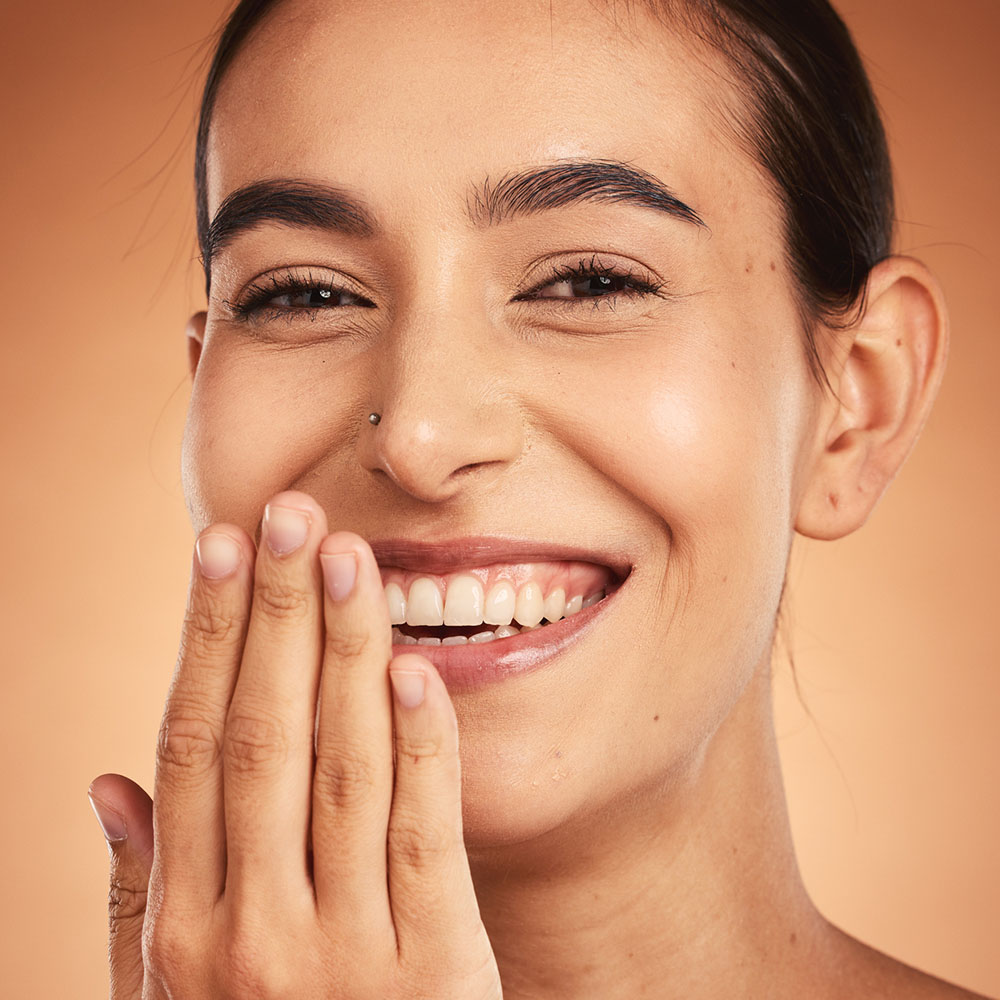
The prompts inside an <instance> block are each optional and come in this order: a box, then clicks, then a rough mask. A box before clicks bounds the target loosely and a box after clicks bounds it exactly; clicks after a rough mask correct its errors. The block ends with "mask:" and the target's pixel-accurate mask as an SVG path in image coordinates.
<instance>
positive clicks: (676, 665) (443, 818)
mask: <svg viewBox="0 0 1000 1000" xmlns="http://www.w3.org/2000/svg"><path fill="white" fill-rule="evenodd" d="M889 176H890V171H889V165H888V157H887V153H886V148H885V139H884V135H883V133H882V129H881V124H880V122H879V119H878V115H877V112H876V110H875V106H874V102H873V100H872V96H871V92H870V89H869V87H868V83H867V80H866V78H865V76H864V73H863V70H862V69H861V65H860V62H859V60H858V57H857V55H856V53H855V51H854V48H853V45H852V44H851V41H850V39H849V37H848V35H847V32H846V29H844V27H843V25H842V24H841V22H840V20H839V19H838V17H837V16H836V14H835V13H834V12H833V10H832V9H831V8H830V7H829V6H828V5H827V4H826V2H825V0H809V2H803V0H795V2H788V3H778V2H772V3H763V2H761V3H758V2H750V0H741V2H737V0H732V2H721V0H719V2H714V3H710V2H707V0H704V2H701V0H690V2H686V3H683V2H675V3H665V2H664V3H652V2H651V3H649V4H646V5H639V4H633V5H630V6H629V7H628V9H627V10H625V11H623V10H621V9H619V8H618V7H616V6H615V5H613V4H607V5H602V4H590V5H585V6H584V7H582V8H581V7H580V6H579V5H575V4H573V5H571V4H569V3H563V2H562V0H551V2H550V0H544V2H542V0H517V2H511V3H505V4H503V5H491V4H480V3H472V2H469V3H465V2H462V3H453V2H450V3H437V2H433V0H427V2H424V0H417V2H414V0H407V2H405V3H402V2H401V3H391V2H389V3H385V4H380V5H378V6H377V7H376V8H375V9H374V10H373V9H370V8H365V9H363V10H362V9H359V7H358V6H357V5H354V6H351V5H346V4H343V5H338V4H325V3H311V2H307V0H282V2H277V0H272V2H257V3H249V2H243V3H241V4H240V5H239V6H238V7H237V9H236V11H235V12H234V14H233V15H232V17H231V19H230V21H229V23H228V25H227V26H226V28H225V29H224V31H223V33H222V35H221V38H220V42H219V45H218V48H217V52H216V57H215V61H214V63H213V65H212V68H211V70H210V72H209V77H208V83H207V86H206V90H205V98H204V101H203V106H202V118H201V125H200V128H199V133H198V152H197V159H196V178H197V182H198V206H197V217H198V230H199V240H200V244H201V251H202V259H203V262H204V266H205V276H206V287H207V292H208V307H207V310H206V311H205V312H200V313H198V314H196V315H195V316H194V317H193V318H192V320H191V323H190V325H189V328H188V342H189V349H190V365H191V374H192V377H193V380H194V382H193V393H192V399H191V406H190V412H189V419H188V424H187V430H186V434H185V441H184V455H183V471H184V487H185V495H186V497H187V501H188V506H189V510H190V513H191V518H192V521H193V524H194V526H195V528H196V530H197V531H198V533H199V534H198V540H197V544H196V553H195V559H194V565H193V575H192V587H191V592H190V598H189V608H188V614H187V618H186V621H185V624H184V633H183V638H182V646H181V656H180V659H179V663H178V667H177V673H176V676H175V680H174V684H173V686H172V689H171V692H170V696H169V699H168V703H167V707H166V710H165V713H164V720H163V726H162V729H161V734H160V740H159V746H158V750H159V752H158V761H157V775H156V790H155V806H154V804H153V801H151V800H150V799H149V798H148V796H146V794H145V793H144V792H143V791H142V790H141V789H140V788H139V787H138V786H136V785H134V784H132V783H130V782H129V781H128V780H127V779H124V778H122V777H120V776H117V775H104V776H102V777H101V778H98V779H97V780H96V781H95V783H94V785H93V786H92V799H93V801H94V805H95V809H96V811H97V813H98V816H99V819H100V820H101V823H102V826H103V828H104V830H105V833H106V835H107V837H108V840H109V843H110V845H111V847H112V867H113V871H112V878H113V880H114V885H115V886H116V888H117V889H118V890H119V892H117V893H116V894H115V896H114V898H113V900H112V910H111V919H112V930H113V934H112V945H111V970H112V995H113V997H115V998H117V1000H124V998H138V997H140V996H142V997H161V996H162V997H166V996H183V997H185V998H189V997H249V996H253V997H312V996H316V997H337V998H343V1000H353V998H362V997H366V998H367V997H379V998H404V997H405V998H413V997H428V998H430V997H433V998H435V1000H486V998H491V997H494V998H495V997H500V996H503V997H505V998H507V1000H513V998H517V997H546V998H570V997H572V998H575V1000H582V998H601V1000H614V998H619V997H621V998H625V997H628V998H632V997H636V996H642V995H648V996H656V997H662V998H674V997H676V998H684V1000H700V998H709V997H719V996H725V997H768V998H797V1000H799V998H803V997H809V998H815V1000H826V998H829V1000H834V998H848V997H851V998H853V997H857V996H860V995H864V996H866V997H871V998H875V997H908V998H917V997H926V998H949V997H954V998H958V997H962V996H965V997H971V996H972V994H969V993H966V992H964V991H962V990H959V989H957V988H955V987H951V986H948V985H947V984H945V983H943V982H941V981H940V980H937V979H934V978H932V977H930V976H927V975H925V974H923V973H920V972H917V971H915V970H913V969H910V968H908V967H906V966H903V965H901V964H899V963H897V962H895V961H893V960H891V959H889V958H887V957H885V956H883V955H881V954H880V953H878V952H876V951H874V950H872V949H870V948H868V947H866V946H864V945H862V944H861V943H860V942H858V941H856V940H854V939H853V938H850V937H848V936H847V935H845V934H844V933H842V932H841V931H839V930H837V929H836V928H835V927H833V926H832V925H831V924H830V923H828V922H827V921H826V920H825V919H824V918H823V917H822V916H821V915H820V913H819V912H818V911H817V909H816V908H815V907H814V905H813V904H812V902H811V900H810V899H809V897H808V895H807V894H806V892H805V890H804V888H803V886H802V882H801V879H800V877H799V873H798V868H797V864H796V860H795V856H794V852H793V850H792V847H791V836H790V832H789V826H788V819H787V815H786V809H785V805H784V798H783V791H782V784H781V775H780V769H779V766H778V760H777V750H776V741H775V735H774V726H773V722H772V710H771V689H770V663H771V654H772V647H773V643H774V637H775V630H776V622H777V618H778V613H779V609H780V606H781V601H782V596H783V593H784V586H785V578H786V573H787V566H788V560H789V553H790V548H791V544H792V540H793V537H794V535H795V533H796V532H798V533H800V534H802V535H805V536H808V537H813V538H825V539H832V538H838V537H841V536H844V535H846V534H848V533H850V532H851V531H853V530H854V529H856V528H857V527H859V526H860V525H861V524H862V523H863V522H864V521H865V519H866V518H867V516H868V515H869V513H870V512H871V510H872V509H873V507H874V505H875V504H876V502H877V501H878V499H879V497H880V496H881V494H882V492H883V491H884V489H885V488H886V486H887V485H888V483H889V482H890V480H891V479H892V477H893V476H894V475H895V473H896V471H897V470H898V468H899V467H900V465H901V463H902V462H903V460H904V458H905V457H906V455H907V453H908V452H909V450H910V448H911V447H912V445H913V442H914V440H915V438H916V436H917V434H918V432H919V430H920V428H921V426H922V424H923V421H924V419H925V418H926V415H927V412H928V410H929V407H930V404H931V402H932V400H933V397H934V394H935V392H936V389H937V386H938V384H939V381H940V377H941V373H942V369H943V363H944V356H945V352H946V347H947V336H948V334H947V319H946V315H945V310H944V305H943V302H942V298H941V294H940V291H939V289H938V287H937V284H936V283H935V281H934V279H933V278H932V277H931V276H930V274H929V273H928V271H927V270H926V268H924V266H923V265H922V264H920V263H919V262H917V261H915V260H913V259H910V258H905V257H896V256H892V255H891V252H890V251H891V229H892V223H891V220H892V216H893V210H892V191H891V184H890V182H889ZM262 514H263V517H262V516H261V515H262ZM154 831H155V833H154ZM126 833H127V836H126ZM147 888H148V890H149V894H148V896H147V895H146V890H147ZM147 899H148V904H147V903H146V900H147ZM136 901H138V903H137V905H136Z"/></svg>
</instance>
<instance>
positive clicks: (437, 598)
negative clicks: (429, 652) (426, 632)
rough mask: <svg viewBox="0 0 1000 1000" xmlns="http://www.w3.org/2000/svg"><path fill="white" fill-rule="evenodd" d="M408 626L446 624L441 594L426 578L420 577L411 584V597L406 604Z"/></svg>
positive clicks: (431, 581) (433, 583) (432, 582)
mask: <svg viewBox="0 0 1000 1000" xmlns="http://www.w3.org/2000/svg"><path fill="white" fill-rule="evenodd" d="M406 624H407V625H443V624H444V607H443V606H442V604H441V592H440V591H439V590H438V588H437V584H436V583H435V582H434V581H433V580H430V579H428V578H427V577H426V576H421V577H418V578H417V579H416V580H414V581H413V583H411V584H410V596H409V599H408V600H407V602H406ZM425 645H428V643H425Z"/></svg>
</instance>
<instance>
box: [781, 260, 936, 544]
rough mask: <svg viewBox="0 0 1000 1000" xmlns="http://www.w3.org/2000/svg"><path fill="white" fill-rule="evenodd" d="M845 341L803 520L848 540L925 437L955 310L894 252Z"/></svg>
mask: <svg viewBox="0 0 1000 1000" xmlns="http://www.w3.org/2000/svg"><path fill="white" fill-rule="evenodd" d="M832 337H833V339H834V341H835V343H836V344H837V348H836V356H835V358H834V359H833V362H832V364H831V370H830V372H829V375H830V385H831V388H832V392H831V391H827V392H826V396H825V399H824V401H823V403H822V405H821V410H820V420H819V423H818V425H817V440H816V444H815V447H814V449H813V451H812V462H811V469H810V472H809V475H808V477H807V480H806V483H805V488H804V492H803V494H802V498H801V502H800V504H799V509H798V515H797V518H796V522H795V528H796V530H797V531H798V532H799V533H800V534H803V535H806V536H808V537H810V538H820V539H833V538H841V537H842V536H844V535H847V534H850V532H852V531H855V530H856V529H857V528H860V527H861V525H862V524H864V523H865V521H866V520H867V519H868V516H869V514H871V512H872V511H873V510H874V509H875V505H876V504H877V503H878V501H879V498H880V497H881V496H882V494H883V493H884V492H885V489H886V487H887V486H888V485H889V483H890V482H892V479H893V477H894V476H895V475H896V473H897V472H898V471H899V469H900V466H902V464H903V461H904V460H905V458H906V456H907V455H908V454H909V453H910V449H911V448H912V447H913V445H914V443H915V442H916V440H917V436H918V435H919V433H920V430H921V428H922V427H923V425H924V421H925V420H926V419H927V415H928V413H929V412H930V408H931V403H932V402H933V401H934V397H935V395H936V394H937V390H938V386H939V385H940V382H941V377H942V375H943V374H944V366H945V358H946V357H947V353H948V315H947V311H946V308H945V304H944V297H943V295H942V293H941V289H940V287H939V286H938V284H937V282H936V281H935V279H934V277H933V276H932V275H931V274H930V272H929V271H928V270H927V268H926V267H925V266H924V265H923V264H921V263H920V262H919V261H917V260H913V259H912V258H909V257H890V258H889V259H887V260H884V261H882V263H880V264H878V265H876V266H875V268H873V270H872V272H871V274H870V276H869V278H868V286H867V296H866V299H865V307H864V311H863V312H862V314H861V315H860V317H859V318H858V319H857V321H856V322H855V323H854V324H852V326H851V327H850V328H848V329H847V330H838V331H832Z"/></svg>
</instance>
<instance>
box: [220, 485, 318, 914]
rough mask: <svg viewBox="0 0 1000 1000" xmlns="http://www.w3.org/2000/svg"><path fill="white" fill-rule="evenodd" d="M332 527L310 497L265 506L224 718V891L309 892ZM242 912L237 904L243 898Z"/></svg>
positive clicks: (288, 496) (290, 495) (283, 497)
mask: <svg viewBox="0 0 1000 1000" xmlns="http://www.w3.org/2000/svg"><path fill="white" fill-rule="evenodd" d="M325 534H326V517H325V515H324V513H323V510H322V509H321V508H320V507H319V505H318V504H317V503H316V502H315V501H314V500H313V499H312V498H311V497H308V496H306V495H305V494H304V493H294V492H287V493H281V494H279V495H278V496H277V497H275V498H274V500H272V501H271V503H269V504H268V505H267V508H266V510H265V514H264V521H263V524H262V528H261V544H260V548H259V550H258V553H257V562H256V569H255V576H254V585H253V605H252V608H251V612H250V622H249V626H248V629H247V635H246V643H245V645H244V649H243V661H242V665H241V667H240V672H239V680H238V682H237V685H236V689H235V691H234V692H233V697H232V701H231V703H230V706H229V713H228V716H227V718H226V730H225V740H224V744H223V756H224V781H223V787H224V802H225V827H226V842H227V866H228V868H227V873H226V891H227V895H228V894H229V893H230V892H235V893H236V895H237V897H238V896H239V894H240V892H241V891H243V890H247V891H249V892H251V893H252V894H253V895H254V897H255V898H258V899H259V898H263V896H262V894H264V895H265V896H266V894H269V893H270V894H274V895H278V896H280V897H282V898H285V897H287V896H288V894H289V893H294V892H296V891H299V892H303V893H304V892H308V896H309V898H310V899H311V898H312V886H311V881H310V878H309V870H308V850H307V840H308V832H309V809H310V789H311V781H312V754H313V732H314V724H315V704H316V693H317V686H318V682H319V672H320V660H321V647H322V633H323V605H322V581H321V579H320V568H319V560H318V558H317V550H318V549H319V544H320V541H321V540H322V539H323V537H324V535H325ZM237 902H238V898H237Z"/></svg>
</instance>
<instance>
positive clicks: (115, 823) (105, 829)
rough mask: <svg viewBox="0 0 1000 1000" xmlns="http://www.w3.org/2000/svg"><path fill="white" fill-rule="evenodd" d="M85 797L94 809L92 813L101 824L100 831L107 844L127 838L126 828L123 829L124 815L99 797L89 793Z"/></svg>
mask: <svg viewBox="0 0 1000 1000" xmlns="http://www.w3.org/2000/svg"><path fill="white" fill-rule="evenodd" d="M87 798H88V799H90V806H91V808H92V809H93V810H94V815H95V816H96V817H97V822H98V823H100V824H101V832H102V833H103V834H104V839H105V840H106V841H107V842H108V843H109V844H120V843H121V842H122V841H123V840H125V839H127V838H128V830H126V829H125V817H124V816H121V815H119V813H117V812H115V810H114V809H112V808H111V807H110V806H108V805H107V804H106V803H104V802H102V801H101V800H100V799H96V798H94V796H93V795H92V794H91V793H89V792H88V793H87Z"/></svg>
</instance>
